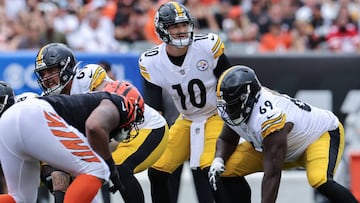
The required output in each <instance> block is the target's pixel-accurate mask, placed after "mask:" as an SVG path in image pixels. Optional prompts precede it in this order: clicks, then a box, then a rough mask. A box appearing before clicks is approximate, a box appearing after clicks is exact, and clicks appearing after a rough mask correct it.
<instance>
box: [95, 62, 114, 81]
mask: <svg viewBox="0 0 360 203" xmlns="http://www.w3.org/2000/svg"><path fill="white" fill-rule="evenodd" d="M98 64H99V65H100V66H101V67H103V68H104V69H105V71H106V73H107V75H108V76H109V77H110V78H111V79H112V80H116V77H115V74H114V73H113V72H112V71H111V64H110V63H109V62H107V61H99V62H98Z"/></svg>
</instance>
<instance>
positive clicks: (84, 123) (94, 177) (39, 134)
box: [0, 82, 144, 203]
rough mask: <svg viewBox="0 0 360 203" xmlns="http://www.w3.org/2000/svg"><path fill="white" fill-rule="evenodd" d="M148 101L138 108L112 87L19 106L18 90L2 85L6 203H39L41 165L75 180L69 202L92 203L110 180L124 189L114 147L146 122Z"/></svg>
mask: <svg viewBox="0 0 360 203" xmlns="http://www.w3.org/2000/svg"><path fill="white" fill-rule="evenodd" d="M143 102H144V100H143V99H142V97H141V95H140V94H138V96H137V101H136V105H134V103H133V102H132V101H131V100H130V99H127V98H126V97H124V96H123V95H121V94H119V92H118V88H117V87H116V88H114V87H113V86H108V87H106V88H105V91H101V92H97V93H92V94H78V95H72V96H68V95H54V96H43V97H39V98H34V99H25V100H24V101H22V102H18V103H16V104H14V103H15V96H14V93H13V90H12V88H11V87H10V86H8V85H7V84H6V83H3V82H1V83H0V107H1V108H0V116H1V119H0V130H1V132H2V135H1V138H0V146H1V147H0V159H1V163H2V168H3V171H4V175H5V179H6V183H7V186H8V192H9V193H8V194H3V195H0V202H3V203H16V202H36V198H37V186H38V185H39V176H40V161H44V162H46V163H48V164H50V165H51V166H55V167H56V168H59V169H61V170H63V171H66V172H68V173H69V174H71V176H72V177H75V178H74V180H73V182H72V183H71V184H70V186H69V188H68V189H67V190H66V193H65V197H64V202H69V203H70V202H73V203H75V202H84V203H85V202H88V203H90V202H91V201H92V200H93V198H94V197H95V195H96V194H97V192H98V190H99V189H100V188H101V186H102V184H103V183H104V181H108V180H109V177H110V179H111V181H112V182H113V184H114V188H113V189H117V188H119V187H121V182H120V177H119V175H118V173H117V169H116V167H115V164H114V160H113V159H112V157H111V152H110V149H109V144H108V142H109V139H111V138H112V137H114V136H115V135H117V134H118V132H119V131H122V130H123V129H130V128H133V127H136V125H137V123H140V122H142V120H143V116H142V114H143V110H144V109H143ZM32 121H36V122H32ZM9 126H12V127H9ZM85 134H86V136H87V137H85V136H84V135H85ZM109 169H110V171H109Z"/></svg>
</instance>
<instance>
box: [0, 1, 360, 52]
mask: <svg viewBox="0 0 360 203" xmlns="http://www.w3.org/2000/svg"><path fill="white" fill-rule="evenodd" d="M164 1H166V0H0V50H1V51H12V50H22V49H35V50H36V49H39V48H40V47H42V46H44V45H45V44H47V43H49V42H61V43H65V44H67V45H68V46H69V47H70V48H72V49H73V50H76V51H86V52H94V51H96V52H114V51H117V52H126V51H129V50H133V49H131V47H134V45H137V44H144V45H146V46H147V45H148V46H149V47H150V46H152V45H154V44H158V43H160V41H159V39H158V38H157V36H156V34H155V32H154V25H153V19H154V15H155V12H156V10H157V8H158V7H159V5H160V4H161V3H164ZM180 1H181V2H180V3H183V4H184V5H185V6H186V7H188V8H189V10H190V11H191V13H192V15H193V17H194V18H195V20H196V28H197V29H199V30H200V31H201V32H214V33H216V34H219V35H220V36H221V37H222V39H223V41H224V42H225V44H228V45H230V46H234V47H235V48H239V49H240V48H241V47H244V46H246V47H251V48H252V50H254V51H255V52H262V53H263V52H295V53H302V52H305V51H331V52H346V53H354V52H359V51H360V34H359V30H358V28H359V25H360V21H359V17H360V1H359V0H337V1H335V0H180ZM139 47H140V49H142V48H143V47H144V46H139ZM140 51H141V50H140Z"/></svg>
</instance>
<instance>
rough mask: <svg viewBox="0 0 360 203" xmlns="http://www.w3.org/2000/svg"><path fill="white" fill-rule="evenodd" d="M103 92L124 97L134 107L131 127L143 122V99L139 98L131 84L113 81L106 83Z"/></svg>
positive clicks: (138, 93) (139, 95)
mask: <svg viewBox="0 0 360 203" xmlns="http://www.w3.org/2000/svg"><path fill="white" fill-rule="evenodd" d="M104 91H107V92H110V93H115V94H117V95H120V96H124V97H125V98H126V99H128V100H129V101H130V103H131V104H133V105H134V110H133V111H132V113H131V116H130V117H131V118H132V120H133V122H132V123H133V125H135V127H136V126H137V125H139V124H141V123H143V122H144V103H145V102H144V99H143V97H142V96H141V94H140V92H139V90H138V89H137V88H136V87H135V86H134V85H132V84H130V83H129V82H126V81H118V80H117V81H113V82H110V83H107V84H106V85H105V87H104Z"/></svg>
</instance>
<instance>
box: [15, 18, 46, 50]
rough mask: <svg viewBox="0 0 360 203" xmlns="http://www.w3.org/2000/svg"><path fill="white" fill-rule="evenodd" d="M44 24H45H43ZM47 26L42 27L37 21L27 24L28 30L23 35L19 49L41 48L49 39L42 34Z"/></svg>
mask: <svg viewBox="0 0 360 203" xmlns="http://www.w3.org/2000/svg"><path fill="white" fill-rule="evenodd" d="M43 25H44V24H43ZM43 28H46V26H44V27H41V25H40V24H39V23H37V22H36V21H33V22H29V24H27V26H26V32H25V34H24V35H22V36H21V39H20V41H19V44H18V46H17V48H18V49H40V48H41V47H43V46H44V45H45V44H46V43H47V40H46V39H45V37H44V36H43V35H41V34H42V29H43Z"/></svg>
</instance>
